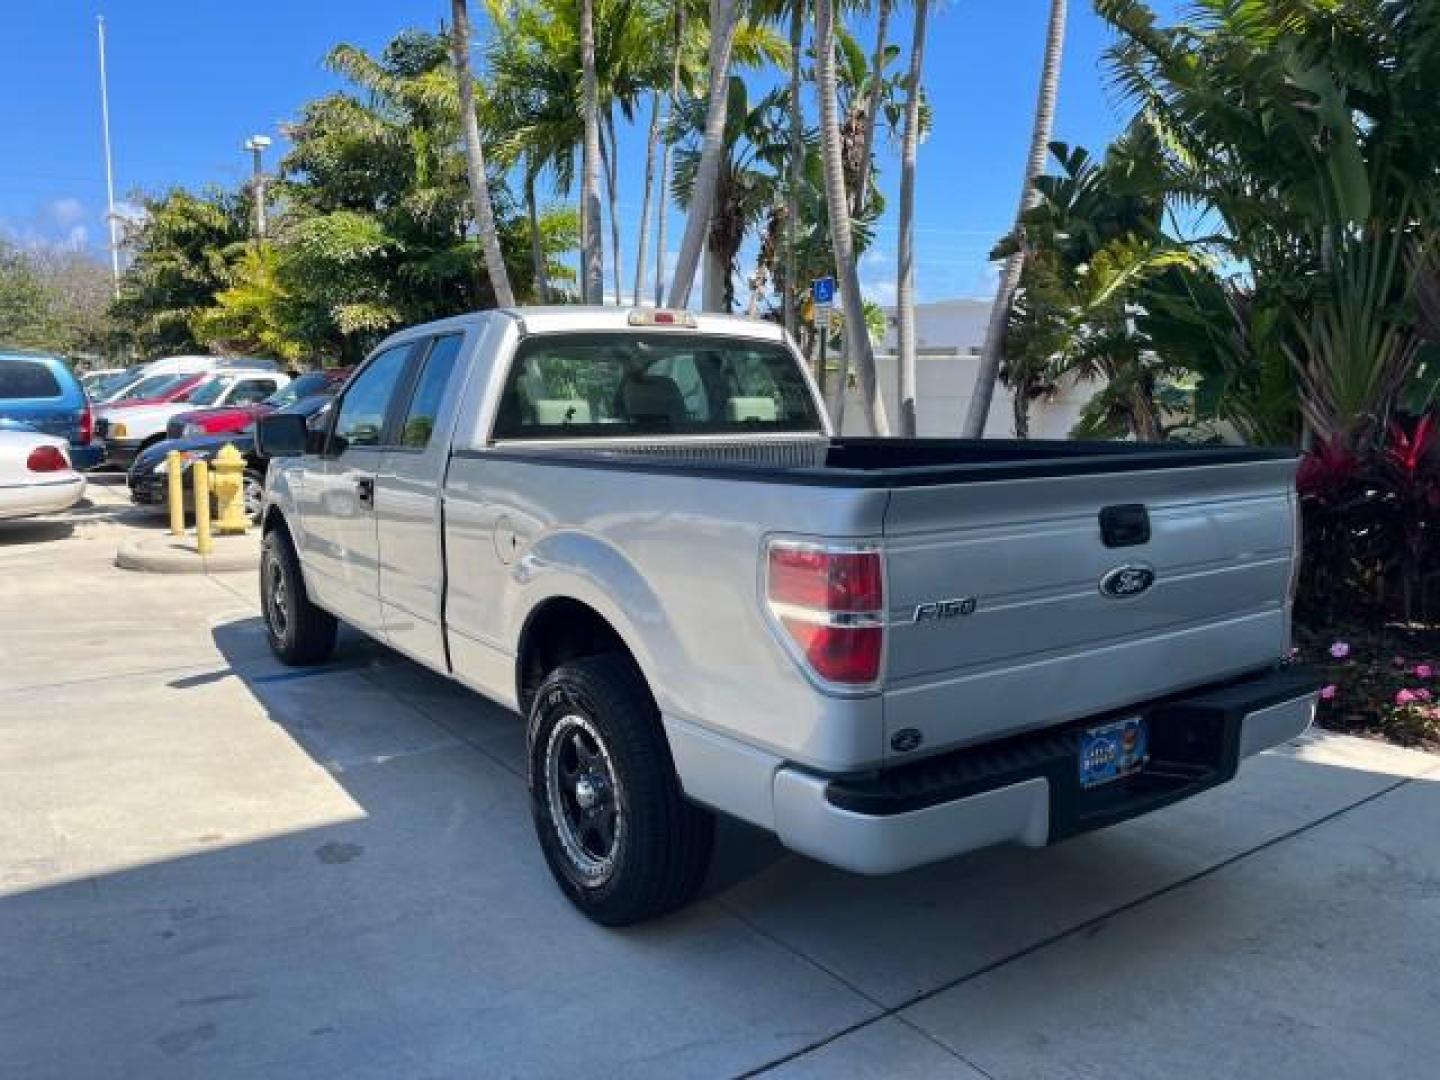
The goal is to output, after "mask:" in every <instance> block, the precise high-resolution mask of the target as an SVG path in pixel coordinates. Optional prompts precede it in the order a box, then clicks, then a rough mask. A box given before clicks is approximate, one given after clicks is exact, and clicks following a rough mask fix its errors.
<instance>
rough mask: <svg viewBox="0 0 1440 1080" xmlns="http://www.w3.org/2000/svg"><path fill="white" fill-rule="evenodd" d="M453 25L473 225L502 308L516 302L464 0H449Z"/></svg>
mask: <svg viewBox="0 0 1440 1080" xmlns="http://www.w3.org/2000/svg"><path fill="white" fill-rule="evenodd" d="M450 13H451V18H452V19H453V20H454V23H455V26H454V29H453V30H452V32H451V34H450V48H451V51H452V53H453V54H454V58H455V79H456V81H457V82H458V83H459V87H460V126H461V128H462V129H463V131H464V133H465V167H466V171H467V173H468V174H469V180H470V200H471V201H472V202H473V203H474V204H475V228H476V231H477V232H479V234H480V250H481V251H482V252H484V254H485V273H486V274H488V275H489V277H490V286H491V288H493V289H494V290H495V302H496V303H498V304H499V305H500V306H501V307H511V306H513V305H514V303H515V293H514V292H512V291H511V289H510V275H509V274H507V273H506V271H505V258H504V256H503V255H501V253H500V234H499V233H498V232H497V231H496V229H495V210H494V208H493V207H492V206H491V205H490V185H489V183H488V182H487V180H486V179H485V148H484V147H483V146H482V145H481V143H480V122H479V120H478V119H477V118H476V115H475V76H474V75H473V74H472V73H471V71H470V11H469V8H468V6H467V5H466V2H465V0H451V3H450Z"/></svg>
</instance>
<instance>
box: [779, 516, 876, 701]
mask: <svg viewBox="0 0 1440 1080" xmlns="http://www.w3.org/2000/svg"><path fill="white" fill-rule="evenodd" d="M765 599H766V603H768V604H769V607H770V612H771V614H772V615H774V617H775V620H776V622H777V623H779V625H780V628H781V629H782V630H783V631H784V632H785V634H786V636H787V637H788V638H789V639H790V641H791V642H792V643H793V644H794V646H795V649H796V650H797V651H798V653H799V654H800V656H801V657H802V658H803V660H804V662H805V664H806V665H807V666H808V667H809V668H810V670H811V671H813V672H814V673H815V674H816V675H817V676H818V677H819V678H821V679H823V680H825V681H826V682H830V683H838V684H840V685H843V686H865V685H868V684H870V683H873V682H875V681H876V680H877V679H879V677H880V658H881V654H882V653H883V651H884V645H885V574H884V566H883V563H882V559H881V555H880V552H879V550H878V549H876V548H872V547H867V546H856V547H846V546H832V545H822V544H813V543H805V542H800V541H791V540H775V541H772V542H771V544H770V548H769V552H768V555H767V557H766V574H765Z"/></svg>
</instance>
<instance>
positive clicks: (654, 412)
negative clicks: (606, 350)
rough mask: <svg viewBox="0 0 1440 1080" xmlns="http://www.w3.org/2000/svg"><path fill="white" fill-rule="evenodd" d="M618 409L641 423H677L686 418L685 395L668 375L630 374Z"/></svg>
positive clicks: (620, 394)
mask: <svg viewBox="0 0 1440 1080" xmlns="http://www.w3.org/2000/svg"><path fill="white" fill-rule="evenodd" d="M616 396H617V397H618V398H619V400H618V401H617V402H616V404H617V406H618V408H617V410H616V411H617V412H619V413H620V415H621V416H623V417H625V418H627V419H629V420H633V421H635V422H636V423H640V424H662V425H668V426H669V427H672V428H673V427H676V426H678V425H679V424H681V423H682V422H684V420H685V415H686V413H685V395H684V394H682V393H680V387H679V386H677V385H676V383H675V380H674V379H670V378H667V377H666V376H664V375H630V376H628V377H627V378H626V379H625V381H624V382H622V383H621V384H620V389H619V391H618V393H617V394H616Z"/></svg>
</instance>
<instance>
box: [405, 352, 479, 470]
mask: <svg viewBox="0 0 1440 1080" xmlns="http://www.w3.org/2000/svg"><path fill="white" fill-rule="evenodd" d="M463 340H464V338H463V337H462V336H461V335H459V334H450V335H448V336H446V337H442V338H436V339H435V344H434V346H432V347H431V349H430V355H429V356H427V357H426V358H425V366H424V368H423V369H421V372H420V377H419V378H418V379H417V380H416V381H415V393H414V394H412V395H411V397H410V408H409V409H408V410H407V411H406V413H405V424H404V426H403V427H402V428H401V432H400V445H401V446H409V447H413V448H415V449H419V450H423V449H424V448H425V447H426V446H428V445H430V435H431V433H432V432H434V430H435V420H436V417H437V416H438V415H439V412H440V400H441V399H442V398H443V397H444V396H445V387H446V386H447V385H449V383H450V374H451V372H453V371H454V370H455V358H456V357H457V356H459V355H460V344H461V342H462V341H463Z"/></svg>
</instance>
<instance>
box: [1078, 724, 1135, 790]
mask: <svg viewBox="0 0 1440 1080" xmlns="http://www.w3.org/2000/svg"><path fill="white" fill-rule="evenodd" d="M1148 756H1149V740H1148V739H1147V738H1146V734H1145V720H1144V718H1143V717H1139V716H1129V717H1126V718H1125V719H1124V720H1116V721H1114V722H1113V723H1110V724H1102V725H1101V726H1100V727H1093V728H1088V729H1087V730H1085V731H1083V732H1081V734H1080V786H1081V787H1087V788H1092V787H1097V786H1099V785H1100V784H1108V783H1110V782H1111V781H1114V780H1119V779H1121V778H1123V777H1126V776H1129V775H1130V774H1131V773H1134V772H1139V771H1140V770H1141V769H1142V768H1144V767H1145V761H1146V758H1147V757H1148Z"/></svg>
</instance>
